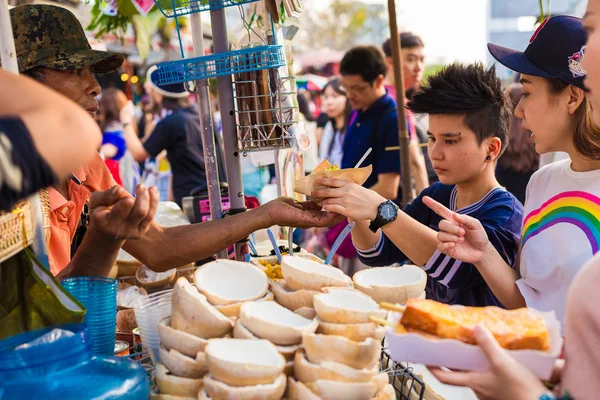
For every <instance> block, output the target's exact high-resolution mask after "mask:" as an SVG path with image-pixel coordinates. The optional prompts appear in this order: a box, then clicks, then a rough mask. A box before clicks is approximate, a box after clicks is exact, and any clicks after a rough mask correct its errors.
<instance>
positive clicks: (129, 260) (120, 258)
mask: <svg viewBox="0 0 600 400" xmlns="http://www.w3.org/2000/svg"><path fill="white" fill-rule="evenodd" d="M117 262H122V263H126V264H141V263H140V262H139V261H138V260H137V259H136V258H135V257H134V256H132V255H131V254H129V253H128V252H126V251H125V250H123V249H121V250H119V254H118V255H117Z"/></svg>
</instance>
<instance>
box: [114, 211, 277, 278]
mask: <svg viewBox="0 0 600 400" xmlns="http://www.w3.org/2000/svg"><path fill="white" fill-rule="evenodd" d="M267 227H268V223H267V218H265V217H264V216H263V213H262V212H261V211H260V210H258V209H257V210H250V211H246V212H244V213H242V214H239V215H236V216H235V217H228V218H224V219H220V220H217V221H209V222H203V223H201V224H193V225H185V226H178V227H172V228H163V227H160V226H158V225H156V224H154V225H153V226H152V227H151V228H150V231H149V232H148V233H147V234H146V235H145V236H144V237H143V238H142V239H138V240H130V241H127V242H126V243H125V246H124V249H125V250H126V251H127V252H129V253H130V254H132V255H133V256H134V257H136V258H137V259H139V260H140V261H141V262H142V263H144V264H145V265H147V266H148V267H149V268H151V269H152V270H154V271H157V272H161V271H166V270H169V269H171V268H175V267H180V266H183V265H186V264H190V263H193V262H195V261H198V260H202V259H204V258H207V257H210V256H212V255H213V254H215V253H217V252H219V251H221V250H223V249H224V248H226V247H227V246H229V245H232V244H234V243H236V242H237V241H239V240H241V239H243V238H245V237H247V236H248V235H250V234H251V233H252V232H254V231H257V230H259V229H264V228H267Z"/></svg>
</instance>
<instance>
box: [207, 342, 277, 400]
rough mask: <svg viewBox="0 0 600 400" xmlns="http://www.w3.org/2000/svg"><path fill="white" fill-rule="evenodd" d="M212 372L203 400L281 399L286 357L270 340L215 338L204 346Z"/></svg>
mask: <svg viewBox="0 0 600 400" xmlns="http://www.w3.org/2000/svg"><path fill="white" fill-rule="evenodd" d="M205 353H206V360H207V363H208V370H209V374H208V375H206V376H205V377H204V390H202V391H201V392H200V394H199V396H198V398H199V399H200V400H203V399H205V400H208V399H211V400H213V399H214V400H280V399H281V398H282V397H283V395H284V393H285V389H286V376H285V374H284V373H283V370H284V368H285V359H284V357H283V356H282V355H281V354H279V352H278V351H277V348H276V347H275V346H274V345H273V344H272V343H271V342H269V341H267V340H245V339H212V340H210V341H209V344H208V346H207V347H206V349H205Z"/></svg>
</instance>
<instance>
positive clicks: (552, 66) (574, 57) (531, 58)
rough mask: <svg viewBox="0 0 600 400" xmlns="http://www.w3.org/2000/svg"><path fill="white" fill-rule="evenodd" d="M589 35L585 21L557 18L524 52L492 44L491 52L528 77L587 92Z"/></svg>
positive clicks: (546, 23) (542, 28) (545, 25)
mask: <svg viewBox="0 0 600 400" xmlns="http://www.w3.org/2000/svg"><path fill="white" fill-rule="evenodd" d="M586 41H587V33H586V32H585V29H583V22H582V20H581V18H577V17H572V16H569V15H556V16H554V17H550V18H547V19H546V20H545V21H544V22H542V23H541V24H540V26H539V27H538V28H537V30H536V31H535V32H534V34H533V36H532V37H531V39H530V40H529V46H527V48H526V49H525V51H524V52H522V51H518V50H513V49H509V48H506V47H502V46H498V45H496V44H493V43H488V50H489V51H490V53H491V54H492V56H493V57H494V58H495V59H496V60H498V62H499V63H500V64H502V65H504V66H505V67H507V68H509V69H511V70H513V71H516V72H520V73H522V74H526V75H533V76H539V77H542V78H557V79H560V80H561V81H563V82H565V83H568V84H571V85H573V86H577V87H578V88H581V89H585V87H584V86H583V80H584V78H585V71H584V69H583V68H582V66H581V61H582V60H583V56H584V55H585V44H586Z"/></svg>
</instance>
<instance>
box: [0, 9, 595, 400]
mask: <svg viewBox="0 0 600 400" xmlns="http://www.w3.org/2000/svg"><path fill="white" fill-rule="evenodd" d="M11 19H12V24H13V31H14V35H15V44H16V50H17V57H18V59H19V68H20V72H21V73H22V74H23V75H25V76H22V77H15V76H13V75H10V74H9V73H7V72H4V71H1V70H0V81H1V82H2V84H3V85H2V87H3V88H4V91H3V92H2V94H1V95H0V102H1V103H0V104H2V107H0V132H1V133H0V139H1V141H0V143H1V147H0V152H1V153H0V172H1V174H0V177H1V181H0V193H1V195H0V206H1V208H2V210H10V209H11V207H12V206H13V205H14V204H15V203H16V202H17V201H18V200H19V199H22V198H24V197H26V196H28V195H31V194H33V193H35V192H37V191H39V190H42V191H46V193H47V195H48V198H49V205H48V206H47V209H44V210H43V211H44V213H47V215H48V218H49V226H48V227H46V228H47V234H46V241H47V248H48V261H49V268H50V270H51V272H52V274H54V275H55V276H56V277H57V278H58V279H60V278H64V277H69V276H86V275H87V276H89V275H95V276H106V275H108V273H109V271H110V269H111V268H112V266H113V265H114V263H115V260H116V257H117V253H118V251H119V249H121V248H124V249H125V250H127V252H129V253H130V254H132V255H133V256H134V257H135V258H137V259H139V260H140V261H141V262H143V263H144V264H145V265H147V266H148V267H149V268H151V269H153V270H155V271H164V270H167V269H170V268H173V267H176V266H182V265H186V264H189V263H192V262H195V261H197V260H201V259H204V258H206V257H209V256H211V255H212V254H215V253H217V252H218V251H220V250H221V249H223V248H225V247H227V246H228V245H231V244H232V243H235V242H236V241H238V240H241V239H243V238H245V237H247V236H248V235H250V234H251V233H252V232H255V231H257V230H259V229H263V228H267V227H270V226H272V225H280V226H294V227H298V228H320V229H319V230H318V231H317V232H315V231H313V233H316V234H317V235H321V236H322V237H323V238H324V240H323V243H324V246H327V245H329V246H330V245H331V239H332V238H335V237H336V232H339V229H340V227H341V228H343V227H344V226H345V225H346V223H347V221H353V222H355V223H356V225H355V228H354V230H353V232H352V236H351V239H349V240H348V241H347V242H346V250H343V251H342V257H341V258H342V259H341V260H340V263H339V267H340V268H341V269H343V270H344V271H345V272H346V273H348V274H352V273H353V272H354V271H356V270H358V269H361V268H365V267H366V266H373V267H376V266H384V265H393V264H400V265H402V264H404V263H407V262H411V263H414V264H416V265H418V266H421V267H422V268H423V269H424V270H425V272H426V273H427V275H428V281H427V286H426V295H427V298H428V299H434V300H437V301H440V302H443V303H447V304H459V305H468V306H478V307H482V306H498V307H504V308H508V309H516V308H520V307H532V308H534V309H538V310H542V311H554V312H555V313H556V316H557V318H558V320H559V321H560V322H561V325H562V333H563V335H564V338H565V346H564V354H563V357H562V359H561V360H559V361H558V362H557V364H556V368H555V372H554V374H553V379H552V382H551V383H552V384H557V386H556V390H555V391H554V393H551V392H550V391H549V390H548V387H547V386H546V385H544V384H543V383H542V382H540V381H539V380H538V379H537V378H535V376H534V375H533V374H532V373H531V372H530V371H529V370H528V369H527V368H525V367H524V366H522V365H520V364H518V362H516V361H515V360H514V359H512V358H511V357H510V356H509V355H508V354H507V353H506V352H505V351H504V350H503V349H501V348H500V346H499V345H498V344H497V343H496V342H495V340H494V339H493V337H492V336H491V334H490V333H489V332H488V331H487V330H486V329H485V328H481V327H479V328H478V329H477V330H476V340H477V343H478V344H479V345H480V346H481V348H482V349H483V351H484V352H485V354H486V355H487V357H488V358H489V361H490V365H491V367H490V369H489V370H488V371H485V372H455V371H447V370H440V369H433V373H434V374H435V375H436V377H437V378H438V379H439V380H441V381H442V382H445V383H449V384H453V385H462V386H468V387H470V388H472V389H473V390H474V391H475V393H476V394H477V395H478V396H479V397H480V398H483V399H505V398H513V399H551V398H575V399H593V398H595V396H596V394H597V393H598V392H600V386H599V385H600V383H599V382H600V379H598V378H599V376H598V371H600V358H599V357H598V356H597V354H596V353H597V351H595V350H597V349H598V344H599V343H600V314H599V312H598V309H597V307H596V304H597V303H596V300H600V299H599V298H598V294H597V292H596V291H595V283H596V281H595V279H596V278H599V277H600V258H599V257H597V256H595V255H596V253H597V251H598V247H599V242H600V231H599V228H598V226H600V225H599V224H600V212H599V211H598V210H599V207H600V186H599V184H598V182H599V181H597V180H596V179H598V178H600V128H599V126H600V103H599V100H598V97H596V96H597V94H596V92H600V68H598V67H597V64H596V63H595V59H596V58H597V57H600V28H598V27H599V26H600V1H599V0H590V1H589V3H588V6H587V13H586V15H585V17H584V18H583V20H582V19H579V18H575V17H570V16H554V17H551V18H549V19H547V20H546V21H544V22H543V23H542V24H541V25H540V27H539V28H538V29H537V31H536V32H535V33H534V35H533V37H532V38H531V41H530V43H529V45H528V46H527V48H526V49H524V51H521V50H515V49H508V48H504V47H501V46H497V45H494V44H489V45H488V48H489V51H490V53H491V54H492V56H493V57H494V58H495V59H496V60H497V61H498V62H499V63H501V64H503V65H505V66H506V67H508V68H509V69H511V70H513V71H515V72H516V73H518V74H519V84H518V85H511V86H510V87H509V88H508V89H504V88H503V86H502V82H501V81H500V79H499V78H498V76H497V75H496V72H495V69H494V68H493V67H491V68H487V67H485V66H484V65H482V64H481V63H472V64H452V65H448V66H445V67H444V68H442V69H441V70H440V71H439V72H437V73H435V74H433V75H432V76H430V77H429V79H428V80H427V81H426V82H422V77H423V48H424V44H423V42H422V41H421V40H420V39H419V38H418V37H417V36H416V35H414V34H403V35H402V36H401V45H402V57H403V61H404V71H403V76H404V79H405V82H404V87H405V88H406V89H407V93H406V99H407V103H406V105H402V107H406V109H407V124H408V126H407V128H408V131H409V132H410V143H411V151H410V167H411V171H410V173H411V176H413V178H414V190H415V192H416V194H417V197H416V199H415V200H414V201H412V202H410V203H409V204H408V205H406V206H404V207H403V208H401V207H400V205H402V204H403V200H402V198H401V193H402V191H401V188H400V174H401V173H402V171H401V170H400V169H399V168H400V159H399V152H398V151H397V150H396V151H388V150H387V148H389V147H397V146H398V125H397V123H398V122H397V113H398V112H399V106H398V104H397V103H396V100H395V96H394V95H393V94H394V93H393V88H394V82H393V77H392V76H391V75H392V74H389V73H388V72H389V70H390V67H391V64H390V51H389V47H390V45H389V43H386V44H384V45H383V48H382V49H380V48H378V47H375V46H358V47H354V48H352V49H350V50H349V51H348V52H347V53H346V54H345V55H344V57H343V59H342V60H341V63H340V76H339V77H335V78H333V79H331V80H330V81H329V82H328V83H327V85H326V86H325V88H324V89H323V92H322V96H323V109H322V110H323V113H324V114H325V115H326V116H327V118H326V122H325V124H324V126H323V130H322V133H321V134H320V135H319V136H318V139H319V143H318V148H319V157H320V158H321V159H328V160H329V161H330V162H332V163H337V164H339V165H340V166H341V167H342V168H352V167H354V166H355V165H356V164H357V162H358V161H359V160H360V159H361V157H362V156H363V155H364V154H365V152H366V150H367V149H368V148H371V149H372V151H371V153H370V154H369V155H368V157H367V159H366V160H365V162H364V165H368V164H370V165H372V166H373V173H372V175H371V176H370V177H369V179H368V180H367V181H366V182H365V184H364V185H357V184H355V183H349V182H346V181H343V180H337V179H330V178H322V179H320V180H319V181H318V182H317V185H318V187H319V189H318V190H316V191H315V192H314V193H312V195H313V197H315V198H322V199H324V200H323V201H322V202H321V203H320V204H319V205H317V204H316V203H313V202H305V203H298V202H295V201H293V200H291V199H287V198H279V199H276V200H274V201H272V202H269V203H267V204H265V205H263V206H261V207H259V208H257V209H254V210H251V211H248V212H244V213H241V214H237V215H235V216H231V217H227V218H225V219H222V220H217V221H210V222H205V223H200V224H192V225H186V226H180V227H176V228H165V227H161V226H159V225H158V224H156V223H155V222H154V221H153V218H154V215H155V212H156V209H157V206H158V202H159V198H158V193H157V191H156V189H155V188H153V187H150V188H148V187H146V186H145V185H136V186H135V187H132V188H131V192H133V193H134V194H135V196H132V195H131V194H130V193H129V192H128V191H127V190H126V189H125V188H123V186H122V185H121V184H123V185H125V182H124V181H123V176H124V174H123V173H122V172H121V171H122V168H121V165H119V162H120V161H121V160H123V157H124V156H125V154H126V153H129V154H130V155H131V157H132V159H133V160H135V161H136V162H144V161H146V160H147V159H149V158H153V157H158V156H159V155H160V153H162V152H163V151H166V157H167V158H168V160H169V162H170V164H171V168H172V170H173V196H174V199H175V201H176V202H178V203H179V204H180V203H181V199H182V198H183V197H184V196H187V195H189V193H190V191H191V190H193V189H194V188H196V187H197V186H198V185H200V184H201V183H202V182H201V179H202V178H201V177H202V175H203V173H204V159H203V152H202V143H201V140H200V135H199V130H200V129H199V118H198V112H197V110H196V108H195V106H194V104H193V102H192V101H191V100H190V97H189V94H188V92H187V91H186V89H185V87H184V86H183V85H162V84H160V83H159V82H158V79H156V76H155V75H156V70H155V69H153V68H151V69H150V70H149V71H148V87H147V90H148V93H149V94H150V98H151V99H152V104H151V105H150V106H149V107H148V109H147V110H145V112H144V113H143V115H142V116H141V118H136V116H135V114H136V113H135V112H134V111H135V110H134V109H133V108H132V106H131V104H130V103H129V102H128V101H127V99H126V97H124V94H123V93H121V92H119V91H117V90H107V91H105V92H104V93H103V94H101V93H100V92H101V88H100V86H99V85H98V83H97V81H96V79H95V76H94V74H96V73H105V72H110V71H114V70H116V69H117V68H119V66H120V65H121V63H122V62H123V56H122V55H120V54H117V53H111V52H102V51H94V50H91V49H90V46H89V44H88V42H87V39H86V37H85V33H84V31H83V29H82V27H81V25H80V24H79V22H78V21H77V19H76V18H75V16H74V15H73V14H71V13H70V12H69V11H67V10H65V9H63V8H60V7H55V6H49V5H24V6H19V7H16V8H14V9H12V10H11ZM57 26H58V27H61V28H60V29H59V30H60V34H59V35H57V32H56V29H57V28H56V27H57ZM50 50H52V51H50ZM98 97H99V98H100V103H99V104H98V100H97V99H98ZM99 110H100V112H99V113H98V111H99ZM96 118H97V119H98V121H97V122H96V121H94V119H96ZM423 142H427V151H426V152H423V151H422V150H421V148H420V146H418V144H419V143H423ZM533 151H535V152H537V153H538V154H546V153H550V152H565V153H567V154H568V156H569V158H568V159H565V160H562V161H557V162H554V163H551V164H549V165H546V166H544V167H543V168H541V169H539V170H537V167H538V162H539V157H538V156H537V155H535V154H533ZM536 170H537V171H536ZM204 179H205V178H204ZM507 189H508V190H507ZM523 203H524V204H523ZM15 257H16V258H15V259H14V260H18V262H12V261H10V260H9V261H8V262H4V263H2V264H0V274H1V275H0V276H1V277H3V279H2V280H0V289H2V288H7V287H17V286H18V285H19V284H20V282H23V281H24V280H23V279H22V276H23V274H27V273H28V272H27V271H30V270H31V268H33V267H32V265H33V263H34V262H35V261H32V260H31V259H28V258H23V257H22V256H21V255H17V256H15ZM14 260H13V261H14ZM4 277H6V279H4ZM47 290H51V288H49V287H48V288H47ZM1 293H2V294H4V293H8V291H5V290H3V291H2V292H1ZM29 300H30V299H27V298H18V299H17V298H14V297H11V298H9V296H4V295H1V296H0V305H1V306H2V307H0V325H1V324H3V321H4V322H6V321H8V318H11V317H10V314H11V312H12V311H13V310H20V309H21V308H22V307H26V304H25V305H24V303H26V302H27V301H29ZM53 318H54V319H53V320H52V322H53V323H61V322H65V320H64V319H62V320H61V315H60V313H54V314H53ZM38 323H39V322H38ZM34 326H35V325H32V324H31V323H30V321H29V322H28V321H27V320H26V319H24V320H23V322H22V323H19V324H14V326H11V329H9V330H6V329H2V330H0V334H2V335H4V336H6V335H9V334H14V333H18V332H20V331H24V330H28V329H31V328H32V327H34Z"/></svg>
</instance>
